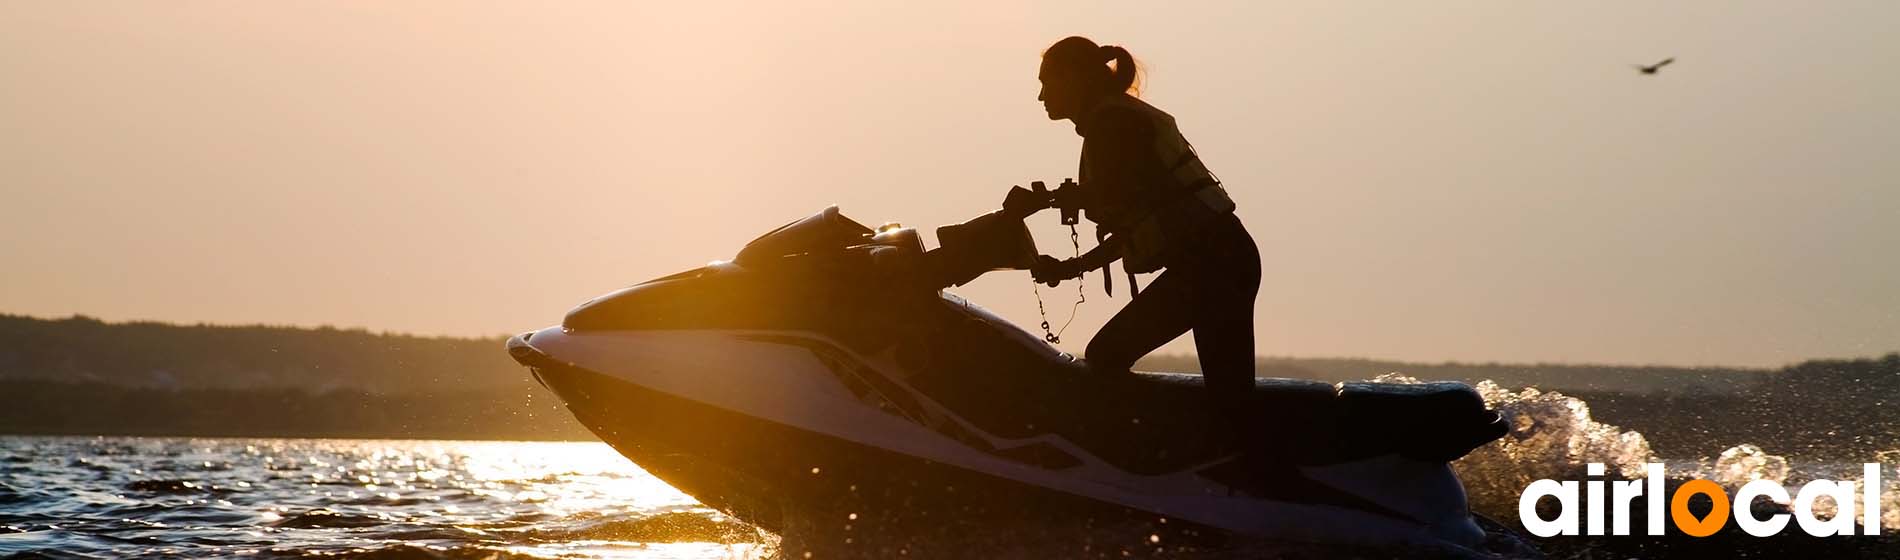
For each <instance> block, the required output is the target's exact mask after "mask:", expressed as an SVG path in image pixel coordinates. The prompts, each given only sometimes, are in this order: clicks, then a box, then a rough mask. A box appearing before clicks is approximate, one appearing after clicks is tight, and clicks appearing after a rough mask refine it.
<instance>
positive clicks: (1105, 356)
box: [1082, 336, 1141, 373]
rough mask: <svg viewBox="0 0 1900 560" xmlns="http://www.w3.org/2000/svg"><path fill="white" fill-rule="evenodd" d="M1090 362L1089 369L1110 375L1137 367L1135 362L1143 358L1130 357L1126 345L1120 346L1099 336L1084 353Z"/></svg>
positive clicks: (1090, 342) (1091, 341)
mask: <svg viewBox="0 0 1900 560" xmlns="http://www.w3.org/2000/svg"><path fill="white" fill-rule="evenodd" d="M1082 352H1083V354H1082V355H1083V357H1084V358H1086V359H1087V360H1088V364H1089V369H1093V370H1096V371H1104V372H1109V373H1119V372H1125V371H1128V370H1130V369H1133V368H1134V367H1135V360H1139V359H1141V356H1131V355H1129V352H1128V349H1127V345H1126V344H1118V343H1116V342H1115V341H1114V340H1109V337H1104V336H1097V337H1095V338H1094V339H1091V340H1089V346H1088V348H1087V349H1084V350H1083V351H1082Z"/></svg>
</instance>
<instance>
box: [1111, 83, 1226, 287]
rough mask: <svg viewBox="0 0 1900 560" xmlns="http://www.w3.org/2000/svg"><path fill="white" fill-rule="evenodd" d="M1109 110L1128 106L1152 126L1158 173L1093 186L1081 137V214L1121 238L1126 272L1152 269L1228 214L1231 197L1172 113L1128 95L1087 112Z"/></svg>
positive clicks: (1114, 98) (1118, 97) (1120, 96)
mask: <svg viewBox="0 0 1900 560" xmlns="http://www.w3.org/2000/svg"><path fill="white" fill-rule="evenodd" d="M1111 108H1122V109H1129V110H1133V111H1134V112H1135V113H1136V114H1139V115H1142V116H1143V117H1145V118H1147V119H1148V120H1149V121H1150V122H1151V123H1152V124H1153V127H1154V150H1155V153H1156V155H1157V156H1158V160H1157V161H1160V162H1161V166H1162V171H1161V172H1160V173H1159V175H1158V176H1154V177H1139V178H1132V179H1133V180H1131V181H1115V182H1113V183H1109V184H1117V185H1122V186H1121V187H1119V188H1117V189H1116V190H1117V191H1120V192H1111V191H1110V187H1108V186H1101V185H1098V186H1096V187H1094V188H1092V187H1091V183H1090V181H1089V179H1090V178H1091V177H1099V176H1100V175H1099V174H1097V173H1096V172H1094V170H1093V169H1091V168H1092V167H1094V166H1091V165H1090V160H1089V150H1088V142H1087V140H1086V137H1085V140H1084V141H1083V149H1082V163H1081V170H1080V171H1079V172H1078V177H1079V178H1080V179H1081V183H1080V185H1081V187H1082V188H1083V192H1085V193H1087V196H1086V200H1087V203H1086V204H1085V206H1084V212H1085V213H1087V215H1088V218H1089V220H1090V221H1093V222H1095V223H1096V224H1097V225H1098V227H1099V228H1101V229H1105V230H1106V233H1107V234H1108V235H1113V236H1114V237H1116V238H1118V239H1119V240H1120V243H1121V251H1122V268H1124V269H1126V270H1127V271H1128V273H1129V274H1131V275H1132V274H1135V273H1147V272H1154V271H1156V270H1160V269H1161V268H1162V267H1164V266H1167V263H1168V259H1169V257H1171V256H1172V253H1173V252H1175V251H1176V250H1178V249H1181V245H1183V244H1184V243H1185V242H1186V241H1188V240H1192V239H1194V238H1195V234H1197V233H1199V232H1200V230H1201V228H1203V227H1205V226H1206V225H1207V224H1210V223H1213V219H1214V218H1218V217H1220V216H1221V215H1222V214H1226V213H1229V212H1233V211H1234V201H1233V199H1232V198H1229V197H1228V196H1227V190H1226V189H1224V188H1222V187H1221V184H1220V179H1217V178H1215V177H1214V174H1213V172H1210V171H1208V169H1207V165H1206V164H1204V163H1202V162H1201V157H1200V156H1199V155H1198V154H1196V153H1195V152H1194V146H1193V145H1190V144H1188V141H1187V137H1185V136H1182V135H1181V129H1180V128H1178V127H1176V126H1175V123H1174V117H1173V116H1172V115H1169V114H1167V113H1165V112H1162V111H1161V110H1160V109H1156V108H1155V107H1154V106H1153V105H1149V104H1147V103H1146V102H1143V101H1142V100H1140V99H1136V98H1134V97H1131V96H1128V95H1114V96H1110V97H1108V98H1107V99H1104V100H1103V101H1102V102H1100V103H1099V104H1097V105H1096V106H1095V107H1093V108H1091V109H1090V111H1089V113H1090V115H1091V116H1093V115H1097V114H1100V113H1101V112H1102V111H1104V110H1108V109H1111Z"/></svg>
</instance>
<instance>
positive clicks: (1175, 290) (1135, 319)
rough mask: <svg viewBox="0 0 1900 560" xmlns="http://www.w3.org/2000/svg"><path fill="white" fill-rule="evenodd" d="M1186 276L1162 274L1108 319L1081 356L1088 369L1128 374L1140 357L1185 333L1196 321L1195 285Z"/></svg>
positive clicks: (1175, 271) (1172, 273) (1177, 273)
mask: <svg viewBox="0 0 1900 560" xmlns="http://www.w3.org/2000/svg"><path fill="white" fill-rule="evenodd" d="M1188 276H1190V274H1189V272H1188V271H1182V270H1174V269H1169V270H1167V271H1164V272H1162V273H1161V276H1159V277H1156V278H1155V281H1154V282H1152V283H1150V284H1149V285H1148V288H1147V289H1145V290H1142V291H1141V295H1139V296H1135V299H1134V301H1131V302H1129V303H1128V305H1126V306H1123V307H1122V310H1121V311H1119V312H1116V313H1115V316H1114V317H1110V318H1109V319H1108V322H1107V323H1105V324H1103V325H1102V330H1100V331H1096V333H1095V338H1093V339H1090V340H1089V346H1088V349H1087V350H1085V351H1084V353H1083V355H1084V357H1086V358H1087V359H1088V364H1089V369H1091V370H1094V371H1096V372H1100V373H1109V374H1120V373H1127V372H1128V371H1129V369H1130V368H1133V367H1134V366H1135V361H1136V360H1140V359H1141V357H1142V356H1146V355H1148V353H1149V352H1153V351H1154V350H1155V349H1156V348H1160V347H1161V345H1163V344H1167V343H1168V342H1169V341H1171V340H1174V339H1176V338H1179V337H1180V336H1181V335H1183V334H1186V333H1187V332H1188V329H1189V328H1192V327H1193V326H1194V321H1195V317H1194V297H1193V293H1192V291H1193V290H1194V288H1195V286H1194V284H1195V282H1193V281H1191V279H1190V278H1188Z"/></svg>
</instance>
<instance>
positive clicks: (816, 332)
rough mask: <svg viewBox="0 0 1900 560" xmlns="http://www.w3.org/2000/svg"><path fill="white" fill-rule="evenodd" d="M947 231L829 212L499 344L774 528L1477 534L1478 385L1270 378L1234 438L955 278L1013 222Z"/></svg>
mask: <svg viewBox="0 0 1900 560" xmlns="http://www.w3.org/2000/svg"><path fill="white" fill-rule="evenodd" d="M938 239H939V241H940V242H941V244H942V246H940V247H938V248H936V249H931V250H925V248H924V244H923V243H922V241H921V238H920V236H919V235H918V234H917V232H916V231H915V230H912V229H909V228H903V227H900V226H896V225H894V224H893V225H887V226H884V227H879V228H877V229H875V230H874V229H872V228H869V227H866V226H864V225H862V224H859V223H858V222H855V221H853V220H851V219H849V218H846V217H844V216H843V215H842V214H840V213H839V212H838V210H837V208H836V207H832V208H827V209H826V210H824V211H822V212H819V213H818V214H816V215H813V216H811V217H808V218H805V219H803V220H799V221H795V222H793V223H791V224H787V225H786V226H784V227H781V228H778V229H776V230H773V231H772V232H770V233H767V234H765V235H764V236H762V237H759V238H758V239H757V240H755V241H753V242H751V243H750V244H748V245H747V246H746V247H745V248H743V249H742V250H740V251H739V253H738V254H737V256H736V257H734V258H733V259H732V260H730V261H715V262H713V263H711V264H708V265H706V266H704V267H700V268H695V269H692V270H687V271H684V272H680V273H678V274H673V275H670V276H665V277H662V278H656V279H653V280H649V281H646V282H643V283H640V284H638V285H634V286H632V287H628V288H625V289H621V290H618V291H615V292H612V293H609V294H607V295H604V296H600V297H597V298H595V299H593V300H591V301H588V302H586V303H584V304H582V305H581V306H579V307H577V308H575V309H573V310H572V311H570V312H569V313H568V314H567V316H566V318H565V319H564V320H563V321H562V323H561V324H560V325H556V326H550V327H547V328H544V329H541V330H537V331H532V332H527V333H523V334H520V335H517V336H514V337H512V338H510V339H509V340H508V342H507V351H508V353H509V355H510V356H511V357H513V358H514V359H515V360H516V361H518V362H520V363H521V364H523V365H525V366H528V367H529V368H531V370H532V373H533V376H534V377H535V379H537V380H539V381H540V383H541V384H542V385H544V386H545V387H547V388H548V389H550V390H551V391H552V392H554V393H555V394H556V395H558V396H559V398H560V399H561V400H562V401H563V402H564V403H565V404H566V406H567V408H568V410H569V411H571V412H572V413H573V415H574V416H575V418H577V419H579V421H580V422H581V423H582V424H583V425H585V426H586V427H587V428H588V429H589V430H592V431H593V432H594V433H595V434H596V435H598V436H599V437H600V438H601V439H602V440H604V441H605V442H607V443H608V444H610V445H612V446H613V447H614V448H615V449H617V450H618V451H619V452H621V453H622V454H624V455H626V456H627V457H628V458H629V459H631V460H632V461H633V462H635V463H636V464H638V465H639V466H641V467H642V468H644V469H646V470H647V471H648V472H650V473H651V474H653V475H654V476H657V477H659V478H660V479H662V480H665V481H666V482H668V483H669V484H672V485H673V486H675V487H677V488H678V489H680V490H681V491H684V492H685V493H687V494H689V495H692V496H693V497H695V498H697V499H699V500H700V501H701V502H703V503H705V504H706V505H708V506H710V507H712V508H715V509H718V510H720V511H722V512H724V513H726V514H728V515H731V516H733V517H736V518H738V519H740V520H743V521H746V522H750V523H753V524H756V525H758V526H761V527H763V528H765V529H766V530H770V531H774V532H779V531H786V530H794V529H798V528H800V527H802V528H803V530H805V531H808V532H809V531H819V532H829V531H837V532H836V533H834V534H835V535H853V534H855V535H859V536H864V535H871V534H904V533H906V532H936V533H945V532H958V533H980V532H982V531H984V528H985V527H1001V526H1012V527H1036V526H1042V525H1038V524H1051V523H1078V522H1079V523H1084V524H1089V525H1094V526H1102V527H1109V526H1132V527H1136V529H1135V530H1133V531H1132V532H1130V534H1131V535H1133V536H1132V539H1133V540H1135V541H1138V544H1141V545H1148V544H1152V543H1162V542H1166V543H1170V544H1172V543H1184V542H1199V543H1208V542H1215V543H1217V542H1219V541H1221V540H1222V539H1231V538H1250V539H1266V540H1270V541H1275V542H1301V543H1349V544H1353V545H1378V546H1384V545H1393V546H1411V545H1450V546H1455V547H1467V548H1469V547H1475V546H1478V545H1480V543H1482V542H1483V541H1484V540H1485V539H1486V533H1485V531H1483V530H1481V529H1480V526H1479V525H1478V524H1477V522H1475V521H1474V518H1473V516H1472V515H1471V513H1470V512H1469V510H1468V507H1467V504H1466V498H1465V492H1464V487H1463V485H1462V484H1461V483H1460V482H1459V480H1458V478H1457V477H1456V476H1455V475H1454V474H1453V472H1452V470H1451V468H1450V467H1449V465H1448V462H1449V461H1452V460H1454V459H1457V458H1459V457H1461V456H1463V455H1465V454H1466V453H1467V452H1469V451H1471V450H1472V449H1474V448H1476V447H1478V446H1480V445H1483V444H1485V443H1487V442H1490V441H1492V440H1494V439H1497V438H1498V437H1499V436H1501V435H1502V434H1504V433H1505V431H1506V429H1507V427H1506V425H1505V423H1504V422H1503V421H1502V420H1501V419H1500V417H1499V415H1498V414H1497V413H1496V412H1494V411H1491V410H1488V409H1487V408H1486V407H1485V405H1484V402H1483V400H1482V399H1481V398H1480V397H1479V396H1478V395H1477V393H1475V392H1474V391H1473V390H1472V389H1471V388H1470V387H1468V386H1466V385H1463V384H1459V383H1423V384H1379V383H1341V384H1331V383H1323V382H1318V381H1309V380H1297V379H1271V378H1261V379H1258V380H1257V383H1256V385H1255V387H1254V390H1253V392H1252V394H1251V395H1250V396H1249V398H1250V401H1249V405H1248V406H1249V408H1248V409H1247V411H1246V412H1245V413H1244V415H1243V417H1242V418H1240V419H1239V421H1240V422H1242V423H1243V424H1245V425H1244V426H1239V427H1240V428H1245V431H1244V432H1243V433H1245V434H1248V435H1247V437H1246V439H1244V440H1242V441H1241V444H1240V445H1235V444H1233V443H1232V442H1233V440H1232V438H1220V437H1215V436H1213V435H1210V434H1216V433H1221V432H1220V429H1219V428H1223V426H1216V425H1214V423H1215V422H1217V420H1216V419H1214V418H1213V413H1211V412H1210V409H1211V407H1210V406H1209V404H1208V403H1209V397H1208V395H1207V394H1206V390H1205V389H1204V388H1203V386H1202V383H1201V378H1200V377H1199V376H1198V375H1185V374H1175V373H1154V372H1118V373H1103V372H1098V371H1093V370H1091V369H1090V368H1089V367H1088V365H1087V364H1086V362H1085V361H1084V360H1083V359H1081V358H1078V357H1076V356H1073V355H1070V354H1067V353H1064V352H1062V351H1061V350H1059V349H1057V348H1055V347H1054V346H1052V345H1050V344H1048V343H1047V342H1045V341H1044V340H1043V339H1042V338H1040V337H1038V336H1036V335H1032V334H1030V333H1028V332H1026V331H1024V330H1023V329H1021V328H1018V327H1017V326H1015V325H1013V324H1011V323H1010V322H1009V321H1006V320H1004V319H1003V318H1001V317H998V316H996V315H995V314H992V313H990V312H989V311H986V310H984V309H983V308H981V307H978V306H977V305H976V304H975V303H972V302H970V301H968V300H966V299H963V298H961V297H958V296H957V295H955V294H953V293H951V292H949V291H947V290H945V288H947V287H949V286H952V285H960V284H962V283H964V282H967V281H969V280H970V279H971V278H975V277H976V276H977V275H980V274H982V273H984V272H986V271H989V270H998V269H1017V268H1026V267H1027V266H1028V264H1029V263H1030V262H1033V261H1032V260H1031V259H1033V256H1034V255H1035V249H1034V245H1033V241H1032V240H1030V238H1029V235H1028V232H1027V230H1026V229H1024V228H1023V226H1022V224H1021V220H1020V219H1017V220H1010V219H1007V218H1001V217H1000V214H991V215H986V216H983V217H980V218H978V219H976V220H972V221H971V222H968V223H965V224H959V225H956V226H948V227H946V228H943V229H941V230H939V232H938ZM1025 244H1027V247H1025ZM1225 421H1227V422H1232V421H1234V419H1231V418H1229V419H1227V420H1225ZM1225 427H1227V428H1234V426H1225ZM795 526H796V527H795ZM814 527H816V529H814ZM827 538H829V537H827ZM844 542H850V541H849V539H848V538H847V539H845V541H844Z"/></svg>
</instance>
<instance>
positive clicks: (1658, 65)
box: [1631, 57, 1676, 74]
mask: <svg viewBox="0 0 1900 560" xmlns="http://www.w3.org/2000/svg"><path fill="white" fill-rule="evenodd" d="M1675 61H1676V59H1675V57H1670V58H1665V59H1663V61H1662V62H1658V63H1655V64H1651V65H1649V66H1643V65H1640V64H1633V65H1631V66H1635V67H1636V71H1638V72H1642V73H1644V74H1655V73H1656V71H1657V70H1661V69H1662V67H1664V66H1668V65H1669V63H1671V62H1675Z"/></svg>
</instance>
